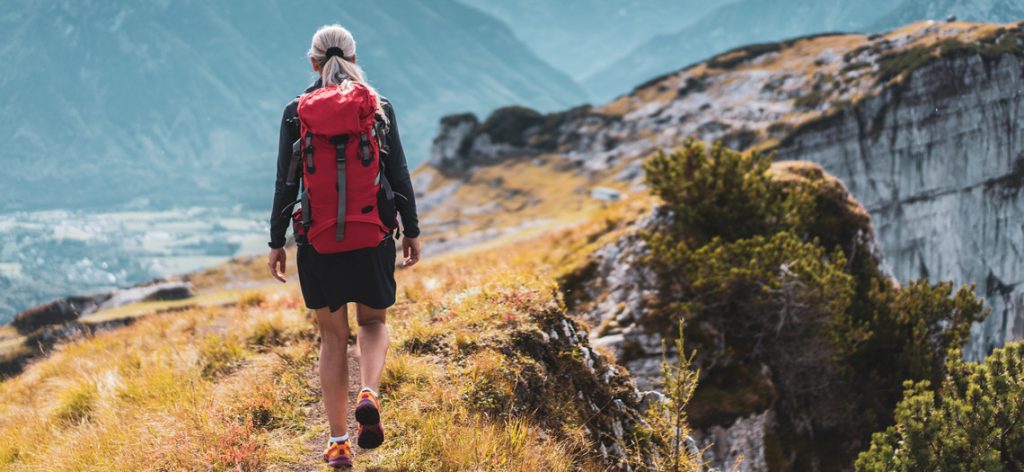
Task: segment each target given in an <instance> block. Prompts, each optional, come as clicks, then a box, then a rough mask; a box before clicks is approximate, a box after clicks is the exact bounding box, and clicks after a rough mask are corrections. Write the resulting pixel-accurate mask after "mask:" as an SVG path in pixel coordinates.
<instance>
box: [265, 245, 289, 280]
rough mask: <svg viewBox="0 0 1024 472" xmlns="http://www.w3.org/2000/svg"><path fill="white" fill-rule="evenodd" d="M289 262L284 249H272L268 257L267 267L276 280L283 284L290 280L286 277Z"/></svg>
mask: <svg viewBox="0 0 1024 472" xmlns="http://www.w3.org/2000/svg"><path fill="white" fill-rule="evenodd" d="M287 261H288V254H287V253H285V252H284V248H283V247H279V248H277V249H271V250H270V255H268V256H267V267H269V268H270V275H273V276H274V278H275V279H277V280H280V281H281V282H287V281H288V279H286V278H285V277H284V272H285V270H286V267H287Z"/></svg>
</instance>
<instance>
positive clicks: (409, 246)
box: [402, 236, 420, 267]
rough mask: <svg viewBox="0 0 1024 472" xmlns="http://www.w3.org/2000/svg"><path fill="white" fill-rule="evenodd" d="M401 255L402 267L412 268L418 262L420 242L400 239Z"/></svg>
mask: <svg viewBox="0 0 1024 472" xmlns="http://www.w3.org/2000/svg"><path fill="white" fill-rule="evenodd" d="M402 254H403V255H404V256H405V261H403V262H402V267H412V266H413V265H414V264H416V263H417V262H419V261H420V240H419V239H417V238H410V237H407V236H406V237H402Z"/></svg>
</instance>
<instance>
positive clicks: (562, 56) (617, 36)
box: [460, 0, 735, 80]
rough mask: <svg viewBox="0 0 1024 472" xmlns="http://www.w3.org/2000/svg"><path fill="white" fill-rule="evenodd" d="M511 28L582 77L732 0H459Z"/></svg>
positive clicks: (539, 52)
mask: <svg viewBox="0 0 1024 472" xmlns="http://www.w3.org/2000/svg"><path fill="white" fill-rule="evenodd" d="M460 1H461V2H462V3H465V4H467V5H470V6H472V7H474V8H476V9H479V10H481V11H483V12H486V13H487V14H489V15H491V16H494V17H495V18H497V19H499V20H501V21H503V22H505V23H506V24H508V25H510V26H513V30H514V32H515V34H516V36H517V37H518V38H519V39H520V40H521V41H522V42H523V43H525V44H526V45H527V46H529V47H530V48H531V49H532V50H533V51H534V52H535V53H536V54H537V55H538V56H540V58H541V59H544V60H545V61H547V62H548V63H550V64H551V65H552V66H554V67H556V68H558V69H560V70H562V71H563V72H565V73H566V74H569V76H570V77H572V78H573V79H576V80H583V79H585V78H586V77H588V76H590V75H591V74H594V73H595V72H597V71H599V70H601V69H603V68H605V67H607V66H609V65H611V64H612V63H614V62H615V61H616V60H618V59H620V58H622V57H623V56H625V55H627V54H629V52H630V51H632V50H633V49H634V48H636V47H637V46H639V45H640V44H642V43H644V42H645V41H648V40H650V39H652V38H654V36H655V35H658V34H668V33H674V32H676V31H679V30H680V29H682V28H684V27H686V26H689V25H691V24H693V23H694V22H696V21H697V20H699V19H700V18H701V17H703V16H704V15H705V14H707V13H708V12H711V11H713V10H715V9H717V8H720V7H721V6H723V5H727V4H729V3H731V2H733V1H735V0H726V1H717V2H702V1H698V0H623V1H617V2H602V1H597V2H595V1H592V0H563V1H558V2H552V1H547V0H518V1H514V2H512V1H494V0H460Z"/></svg>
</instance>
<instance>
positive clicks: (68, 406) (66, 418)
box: [53, 382, 99, 426]
mask: <svg viewBox="0 0 1024 472" xmlns="http://www.w3.org/2000/svg"><path fill="white" fill-rule="evenodd" d="M98 402H99V389H98V388H97V387H96V384H95V383H93V382H83V383H80V384H78V385H75V386H73V387H71V388H69V389H67V390H65V391H64V393H63V394H62V395H61V397H60V399H59V400H58V404H57V408H56V409H54V412H53V417H54V419H55V420H56V421H57V422H59V423H62V424H64V425H67V426H71V425H74V424H78V423H81V422H82V421H88V420H89V418H90V417H91V416H92V414H93V412H94V411H95V410H96V404H97V403H98Z"/></svg>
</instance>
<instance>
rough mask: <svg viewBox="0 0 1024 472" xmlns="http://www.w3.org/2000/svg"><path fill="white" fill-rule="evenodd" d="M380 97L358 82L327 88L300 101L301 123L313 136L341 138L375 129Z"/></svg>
mask: <svg viewBox="0 0 1024 472" xmlns="http://www.w3.org/2000/svg"><path fill="white" fill-rule="evenodd" d="M376 112H377V97H376V96H374V94H373V93H371V92H370V89H369V88H368V87H367V86H366V85H364V84H360V83H357V82H349V83H348V85H347V86H345V87H342V86H340V85H337V86H326V87H321V88H319V89H316V90H314V91H312V92H310V93H307V94H305V95H303V96H302V97H300V98H299V107H298V115H299V120H300V121H301V122H302V124H303V125H304V126H305V128H306V129H307V130H308V131H310V132H311V133H313V134H319V135H323V136H338V135H342V134H351V133H358V132H360V131H365V130H366V128H367V127H370V126H373V118H374V115H375V114H376Z"/></svg>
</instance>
